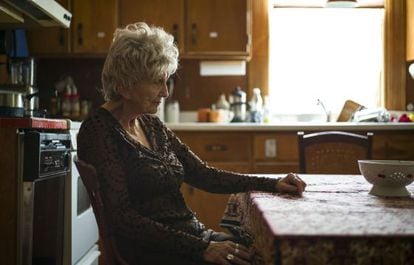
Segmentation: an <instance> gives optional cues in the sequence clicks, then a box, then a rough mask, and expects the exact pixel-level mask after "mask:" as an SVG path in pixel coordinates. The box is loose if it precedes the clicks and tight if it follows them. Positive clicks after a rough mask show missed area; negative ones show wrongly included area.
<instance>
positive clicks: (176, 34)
mask: <svg viewBox="0 0 414 265" xmlns="http://www.w3.org/2000/svg"><path fill="white" fill-rule="evenodd" d="M172 35H173V37H174V42H175V44H176V45H178V37H179V36H178V24H173V31H172Z"/></svg>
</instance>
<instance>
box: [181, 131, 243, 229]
mask: <svg viewBox="0 0 414 265" xmlns="http://www.w3.org/2000/svg"><path fill="white" fill-rule="evenodd" d="M177 135H178V136H179V137H180V139H181V140H182V141H183V142H184V143H185V144H187V145H188V146H189V147H190V149H191V150H192V151H193V152H194V153H195V154H196V155H197V156H199V157H200V158H201V159H203V160H204V161H206V162H207V163H208V164H209V165H211V166H214V167H216V168H220V169H223V170H230V171H236V172H240V173H249V172H250V168H251V156H250V154H251V137H250V135H246V134H240V133H235V132H231V133H226V132H197V133H192V132H178V133H177ZM181 191H182V192H183V195H184V199H185V201H186V202H187V204H188V205H189V206H190V208H191V209H192V210H193V211H194V212H195V213H196V215H197V217H198V218H199V219H200V221H201V222H203V223H204V224H205V225H206V227H208V228H211V229H214V230H216V231H224V230H223V229H222V228H221V227H220V226H219V224H220V220H221V217H222V216H223V213H224V209H225V208H226V205H227V200H228V198H229V195H228V194H213V193H209V192H205V191H202V190H199V189H196V188H194V187H191V186H189V185H186V184H184V185H183V186H182V188H181Z"/></svg>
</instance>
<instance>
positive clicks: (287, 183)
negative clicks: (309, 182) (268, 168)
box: [277, 173, 306, 195]
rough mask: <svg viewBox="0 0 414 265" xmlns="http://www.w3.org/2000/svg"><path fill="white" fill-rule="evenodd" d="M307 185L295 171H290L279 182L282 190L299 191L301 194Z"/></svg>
mask: <svg viewBox="0 0 414 265" xmlns="http://www.w3.org/2000/svg"><path fill="white" fill-rule="evenodd" d="M305 187H306V183H305V182H304V181H303V180H302V179H301V178H300V177H299V176H298V175H297V174H295V173H289V174H288V175H287V176H286V177H284V178H282V179H281V180H280V181H279V182H278V184H277V188H278V190H279V191H280V192H288V193H298V194H299V195H301V194H302V192H304V191H305Z"/></svg>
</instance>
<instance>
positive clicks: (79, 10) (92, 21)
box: [71, 0, 118, 53]
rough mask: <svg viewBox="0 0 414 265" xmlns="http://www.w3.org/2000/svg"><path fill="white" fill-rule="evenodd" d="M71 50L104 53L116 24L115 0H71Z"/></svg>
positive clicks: (116, 6)
mask: <svg viewBox="0 0 414 265" xmlns="http://www.w3.org/2000/svg"><path fill="white" fill-rule="evenodd" d="M72 3H73V4H72V12H73V20H72V25H71V29H72V51H73V52H74V53H106V52H107V51H108V49H109V46H110V45H111V42H112V38H113V33H114V31H115V29H116V27H117V25H118V15H117V14H118V1H117V0H105V1H99V0H89V1H84V0H72Z"/></svg>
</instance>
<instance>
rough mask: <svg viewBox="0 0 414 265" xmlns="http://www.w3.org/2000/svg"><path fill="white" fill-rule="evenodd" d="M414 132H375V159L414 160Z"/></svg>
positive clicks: (373, 154) (373, 146)
mask: <svg viewBox="0 0 414 265" xmlns="http://www.w3.org/2000/svg"><path fill="white" fill-rule="evenodd" d="M413 138H414V132H412V131H388V132H385V131H384V132H374V137H373V144H372V156H373V159H392V160H414V141H413Z"/></svg>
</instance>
